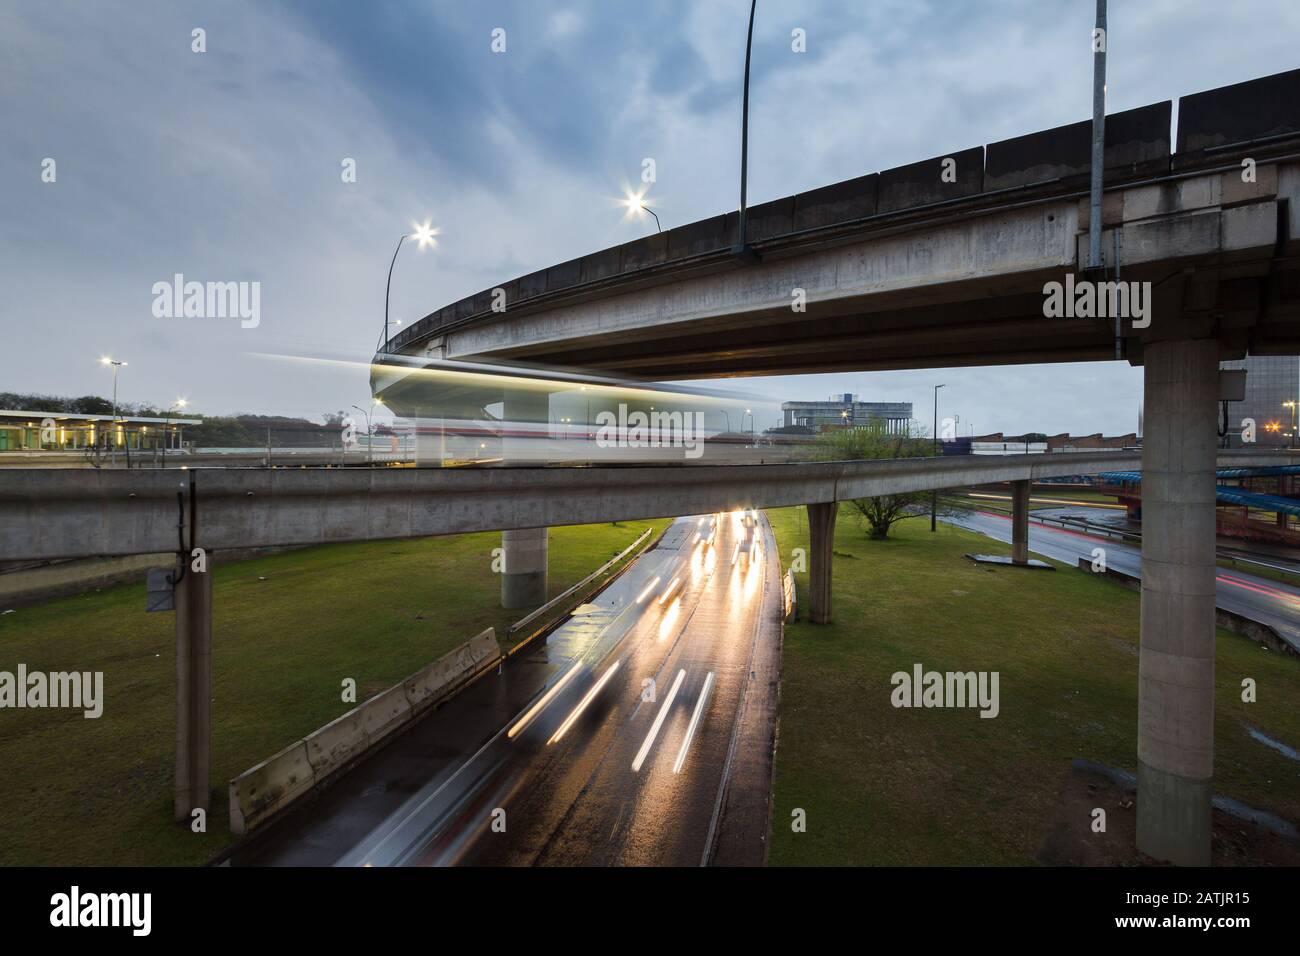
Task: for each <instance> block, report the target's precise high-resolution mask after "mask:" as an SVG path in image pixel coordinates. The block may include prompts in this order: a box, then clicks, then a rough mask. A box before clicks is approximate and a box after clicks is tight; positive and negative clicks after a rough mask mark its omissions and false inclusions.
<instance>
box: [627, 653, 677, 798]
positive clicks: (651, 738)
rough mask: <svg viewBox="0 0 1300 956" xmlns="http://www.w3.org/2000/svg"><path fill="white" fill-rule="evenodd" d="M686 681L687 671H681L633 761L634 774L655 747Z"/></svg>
mask: <svg viewBox="0 0 1300 956" xmlns="http://www.w3.org/2000/svg"><path fill="white" fill-rule="evenodd" d="M685 679H686V671H685V670H679V671H678V672H677V679H676V680H675V681H673V686H672V689H671V690H669V691H668V696H667V697H665V698H664V702H663V704H662V705H661V706H660V707H659V713H657V714H656V715H655V722H654V723H653V724H652V725H651V726H650V733H649V734H648V735H646V739H645V743H643V744H642V745H641V749H640V750H638V751H637V754H636V759H635V760H633V761H632V772H633V773H637V772H639V771H640V770H641V764H643V763H644V762H645V758H646V754H648V753H649V752H650V748H651V747H653V746H654V742H655V738H656V737H658V736H659V728H660V727H662V726H663V725H664V718H665V717H667V716H668V708H670V707H672V705H673V698H675V697H676V696H677V691H678V690H679V689H680V688H681V686H682V681H683V680H685Z"/></svg>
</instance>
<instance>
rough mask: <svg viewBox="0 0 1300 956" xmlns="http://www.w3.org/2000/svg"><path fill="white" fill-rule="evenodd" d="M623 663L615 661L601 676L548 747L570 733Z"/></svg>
mask: <svg viewBox="0 0 1300 956" xmlns="http://www.w3.org/2000/svg"><path fill="white" fill-rule="evenodd" d="M622 663H623V662H622V661H615V662H614V663H613V665H612V666H611V667H610V668H609V670H607V671H605V673H603V674H601V675H600V680H598V681H596V683H595V685H594V686H593V687H592V688H591V690H589V691H587V696H585V697H583V698H582V700H580V701H579V702H578V706H577V707H575V708H573V713H571V714H569V716H568V717H566V718H565V719H564V723H562V724H560V729H559V730H557V731H556V732H555V733H554V734H553V735H552V736H551V739H550V740H548V741H546V745H547V746H548V747H549V746H550V745H551V744H553V743H557V742H558V741H559V740H560V738H562V737H563V736H564V735H565V734H566V733H568V731H569V728H570V727H572V726H573V725H574V723H575V722H576V721H577V719H578V718H579V717H581V716H582V712H583V711H584V710H586V709H587V705H588V704H590V703H591V702H592V701H593V700H595V699H596V695H597V694H599V693H600V691H601V688H603V687H604V686H605V685H606V684H607V683H609V679H610V678H611V677H613V676H614V672H615V671H616V670H618V667H619V665H620V664H622Z"/></svg>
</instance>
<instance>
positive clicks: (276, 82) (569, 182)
mask: <svg viewBox="0 0 1300 956" xmlns="http://www.w3.org/2000/svg"><path fill="white" fill-rule="evenodd" d="M748 6H749V5H748V3H747V2H745V0H708V2H691V0H661V2H660V0H656V2H650V0H589V2H583V0H572V2H569V0H555V2H542V0H516V2H496V0H446V2H417V0H408V2H397V0H370V2H365V3H355V2H342V0H318V2H311V3H308V2H305V0H304V2H290V0H282V2H275V0H262V2H240V0H223V2H219V3H218V2H215V0H209V2H202V3H201V2H187V0H130V2H127V0H116V2H107V0H106V2H94V3H92V2H88V0H8V2H6V3H5V4H4V5H3V6H2V7H0V115H2V116H3V117H4V134H3V136H0V181H2V182H3V183H4V190H3V195H2V196H0V333H2V334H0V343H2V344H0V355H2V356H3V361H2V362H0V391H35V392H44V393H52V394H87V393H99V394H107V393H108V391H109V390H110V388H111V385H110V379H109V375H108V372H107V371H106V370H105V369H104V368H103V367H102V366H101V365H100V364H99V361H98V360H99V357H100V356H101V355H104V354H108V353H112V354H113V355H114V356H117V357H120V358H123V359H125V360H127V361H128V362H129V363H130V364H129V366H128V367H127V368H126V369H124V370H123V371H122V377H121V380H120V395H121V397H122V399H124V400H126V401H150V402H153V403H155V404H161V405H166V404H168V403H170V402H171V401H172V400H173V399H174V398H175V397H177V396H180V395H184V396H186V397H187V398H188V399H189V400H190V402H191V404H192V406H193V407H195V408H198V409H200V410H202V411H205V412H208V413H223V412H235V411H250V412H261V413H276V414H290V415H304V416H308V417H313V418H319V416H320V415H321V414H322V413H324V412H326V411H332V410H335V409H339V408H346V407H348V406H349V405H351V404H353V403H364V402H365V400H366V398H367V396H368V386H367V376H366V373H365V371H364V369H363V368H362V367H354V366H349V365H345V364H338V365H321V366H319V367H313V366H303V365H301V364H299V363H289V362H285V361H280V360H276V359H271V358H267V357H266V355H268V354H271V355H279V354H287V355H299V356H316V357H323V358H331V359H341V360H345V361H355V362H364V361H365V360H366V359H367V358H368V357H369V356H370V355H371V354H372V352H373V346H374V343H375V341H376V339H377V337H378V335H379V329H380V325H381V324H382V322H383V295H384V280H385V276H386V272H387V269H388V262H389V257H390V256H391V255H392V251H393V246H394V243H395V242H396V240H397V237H398V236H399V235H400V234H401V233H403V232H405V231H409V229H410V226H411V223H412V222H413V221H424V220H426V219H429V220H432V222H433V224H434V225H435V226H437V227H438V228H439V229H440V230H441V236H440V244H439V246H438V248H437V249H434V250H429V251H424V252H420V251H417V250H415V249H413V248H405V249H403V250H402V253H401V257H400V258H399V260H398V262H397V266H396V269H395V272H394V278H393V301H392V312H393V315H394V316H395V317H397V318H400V319H402V320H404V321H405V322H410V321H413V320H415V319H418V318H419V317H421V316H422V315H424V314H426V313H427V312H429V311H432V310H433V309H435V308H437V307H439V306H441V305H444V304H446V303H448V302H451V301H453V300H455V299H457V298H459V297H461V296H464V295H467V294H470V293H473V292H476V291H478V290H480V289H483V288H487V287H490V286H493V285H496V284H498V283H500V282H502V281H504V280H507V279H509V278H512V277H514V276H517V275H520V274H523V273H526V272H529V271H532V270H534V269H538V268H541V267H544V266H547V265H551V264H554V263H556V262H560V261H563V260H566V259H569V258H572V257H574V256H579V255H583V254H585V253H588V252H592V251H595V250H598V249H602V248H605V247H607V246H610V245H613V244H616V243H619V242H623V241H626V240H628V239H631V238H635V237H636V236H638V235H642V234H644V233H645V232H646V231H647V230H649V229H652V228H653V224H650V223H647V222H643V221H627V220H626V219H625V218H624V216H623V214H622V210H621V209H620V208H619V207H618V206H617V205H616V204H615V202H614V200H616V199H617V198H618V197H619V196H620V195H621V193H622V189H623V185H624V183H625V182H636V181H637V179H638V177H639V174H640V168H641V161H642V159H643V158H644V157H653V158H654V159H655V161H656V165H657V172H658V182H657V183H656V184H655V186H654V189H653V191H652V193H651V198H652V199H653V200H654V201H655V206H656V210H657V211H658V213H659V215H660V217H661V218H662V219H663V223H664V226H665V227H668V226H670V225H675V224H680V223H685V222H690V221H693V220H696V219H700V218H703V217H705V216H710V215H714V214H717V213H720V212H724V211H726V210H730V209H734V208H735V207H736V205H737V195H738V183H739V174H738V168H737V167H738V152H739V148H738V142H739V128H740V81H741V75H742V71H743V65H744V42H745V25H746V18H747V16H748ZM1111 6H1112V10H1111V14H1110V27H1111V29H1110V47H1109V49H1110V53H1109V70H1110V74H1109V79H1110V84H1109V85H1110V92H1109V109H1110V110H1111V111H1117V110H1123V109H1128V108H1131V107H1135V106H1140V105H1143V104H1146V103H1150V102H1155V101H1158V100H1162V99H1172V98H1176V97H1177V96H1179V95H1182V94H1186V93H1191V92H1195V91H1198V90H1202V89H1207V88H1212V87H1216V86H1221V85H1225V84H1229V83H1235V82H1239V81H1242V80H1246V79H1250V78H1253V77H1256V76H1263V75H1266V74H1270V73H1275V72H1279V71H1282V70H1286V69H1292V68H1294V67H1295V66H1296V65H1297V54H1296V52H1295V46H1294V44H1295V37H1296V36H1297V35H1300V4H1296V3H1295V2H1293V0H1237V2H1235V3H1233V4H1230V5H1225V4H1223V3H1222V2H1220V0H1140V2H1139V0H1135V2H1127V3H1113V4H1112V5H1111ZM1092 17H1093V2H1092V0H1000V2H993V0H988V2H976V0H962V2H957V0H933V2H926V0H806V2H799V0H783V2H778V0H760V2H759V10H758V18H757V23H756V26H755V37H754V61H753V62H754V65H753V78H752V92H751V130H750V186H749V188H750V201H751V203H757V202H762V201H764V200H766V199H771V198H775V197H778V196H784V195H789V194H791V193H794V192H797V191H800V190H804V189H808V188H812V187H815V186H819V185H823V184H826V183H830V182H835V181H838V180H843V179H848V178H851V177H854V176H858V175H861V174H863V173H866V172H872V171H875V170H879V169H886V168H889V167H891V166H897V165H901V164H903V163H907V162H910V161H914V160H918V159H923V158H926V157H929V156H934V155H939V154H943V153H945V152H949V151H951V150H954V149H958V148H964V147H968V146H974V145H978V144H981V143H988V142H992V141H994V140H998V139H1003V138H1006V137H1010V136H1016V135H1020V134H1023V133H1027V132H1032V131H1034V130H1038V129H1044V128H1048V127H1052V126H1057V125H1061V124H1064V123H1068V122H1073V121H1077V120H1081V119H1085V118H1087V117H1088V116H1089V115H1090V111H1091V87H1090V83H1091V56H1090V54H1089V50H1088V34H1089V31H1090V30H1091V27H1092ZM195 28H202V29H204V30H205V31H206V47H207V49H206V52H203V53H195V52H193V51H192V49H191V46H192V31H193V30H194V29H195ZM496 28H501V29H504V30H505V31H506V33H505V36H506V52H504V53H493V52H492V49H491V40H492V31H493V30H494V29H496ZM795 28H802V29H803V30H804V31H806V35H807V52H806V53H803V54H798V53H794V52H792V51H791V48H790V47H791V44H790V36H791V31H792V30H793V29H795ZM47 158H50V159H53V160H54V161H55V166H54V170H55V173H56V179H55V181H54V182H43V181H42V170H43V163H44V161H45V160H46V159H47ZM347 158H350V159H353V160H355V163H356V173H357V176H356V182H355V183H345V182H343V181H342V179H343V177H342V176H341V168H342V166H341V164H342V163H343V161H344V160H345V159H347ZM176 273H182V274H184V275H185V276H186V277H187V278H190V279H198V280H222V281H258V282H260V283H261V321H260V324H259V325H258V326H257V327H256V328H242V327H241V325H240V323H239V322H238V320H233V319H226V320H220V319H190V320H185V319H183V318H181V319H174V318H159V317H155V315H154V314H153V311H152V306H153V303H154V295H153V291H152V290H153V286H154V283H156V282H159V281H170V279H171V277H172V276H173V275H174V274H176ZM936 382H944V383H946V385H947V388H946V389H945V390H944V392H943V403H944V404H943V405H941V408H940V411H941V414H944V415H947V414H952V413H954V412H956V413H958V414H960V415H961V418H962V421H963V425H962V427H961V431H962V432H965V431H966V426H965V423H967V422H970V423H973V425H974V427H975V429H976V430H977V431H991V430H1003V431H1006V432H1008V433H1011V432H1016V431H1023V430H1035V431H1046V432H1057V431H1066V430H1069V431H1074V432H1091V431H1096V430H1104V431H1106V432H1108V433H1114V432H1126V431H1132V430H1133V429H1134V427H1135V426H1136V417H1137V408H1138V405H1139V402H1140V390H1141V379H1140V373H1139V372H1138V371H1136V370H1133V369H1130V368H1128V367H1127V366H1126V365H1120V364H1116V363H1096V364H1087V365H1071V366H1050V367H1049V366H1030V367H1019V368H986V369H964V370H938V371H922V372H895V373H870V374H867V373H863V374H836V375H818V376H798V377H789V378H783V379H762V380H752V379H750V380H745V381H744V382H743V387H744V388H745V389H747V390H751V391H752V390H755V389H757V390H760V391H762V392H764V393H766V394H768V395H770V396H771V397H772V398H773V399H775V400H777V401H780V400H781V399H786V398H824V397H826V396H827V395H829V394H831V393H832V392H846V391H853V392H858V393H860V394H861V395H862V396H863V397H864V398H867V399H871V400H887V401H911V402H913V403H915V405H916V413H917V416H918V418H922V419H927V420H928V418H929V410H930V394H931V392H930V386H931V385H932V384H934V383H936ZM762 424H765V423H763V422H760V425H762Z"/></svg>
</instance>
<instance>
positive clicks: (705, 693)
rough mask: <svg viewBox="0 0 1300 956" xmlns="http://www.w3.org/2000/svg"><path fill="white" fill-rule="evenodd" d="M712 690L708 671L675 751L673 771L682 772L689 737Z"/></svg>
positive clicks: (710, 672)
mask: <svg viewBox="0 0 1300 956" xmlns="http://www.w3.org/2000/svg"><path fill="white" fill-rule="evenodd" d="M712 690H713V671H709V676H708V677H706V678H704V687H703V688H702V689H701V690H700V699H699V701H698V702H697V703H696V705H695V713H693V714H691V722H690V725H689V726H687V728H686V739H685V740H683V741H682V749H681V750H679V751H677V762H676V763H675V764H673V773H681V772H682V764H683V763H685V762H686V751H688V750H690V749H691V739H692V738H693V737H694V736H695V728H696V727H698V726H699V723H700V715H701V714H703V713H704V708H705V706H706V705H707V704H708V702H709V692H710V691H712Z"/></svg>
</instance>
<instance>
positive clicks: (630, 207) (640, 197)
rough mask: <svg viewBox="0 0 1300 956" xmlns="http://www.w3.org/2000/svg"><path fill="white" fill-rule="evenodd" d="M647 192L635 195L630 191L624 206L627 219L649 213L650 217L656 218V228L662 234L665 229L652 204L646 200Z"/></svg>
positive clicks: (625, 198) (643, 191) (642, 191)
mask: <svg viewBox="0 0 1300 956" xmlns="http://www.w3.org/2000/svg"><path fill="white" fill-rule="evenodd" d="M646 192H648V190H644V189H643V190H641V192H639V193H634V192H632V191H630V190H629V191H628V193H627V195H626V196H625V197H624V199H623V205H624V206H625V207H626V208H627V218H631V217H633V216H637V217H639V216H640V215H641V213H643V212H648V213H649V214H650V215H652V216H654V217H655V228H656V229H658V230H659V231H660V232H663V231H664V227H663V226H661V225H660V224H659V214H658V213H656V212H655V211H654V210H653V209H651V208H650V204H649V203H647V202H646V200H645V194H646Z"/></svg>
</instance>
